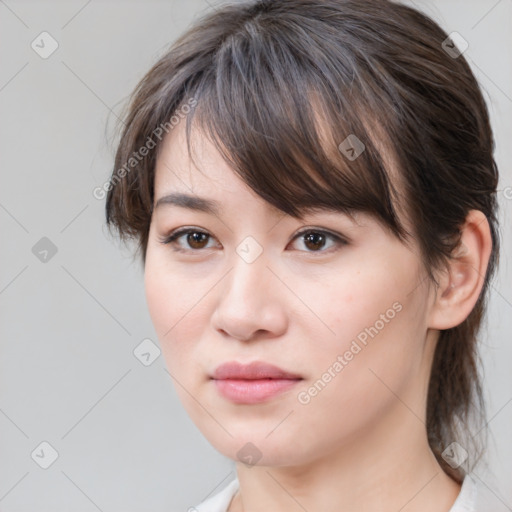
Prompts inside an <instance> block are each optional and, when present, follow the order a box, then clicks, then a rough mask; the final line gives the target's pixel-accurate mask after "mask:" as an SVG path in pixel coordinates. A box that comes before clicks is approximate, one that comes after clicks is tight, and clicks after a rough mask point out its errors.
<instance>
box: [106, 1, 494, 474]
mask: <svg viewBox="0 0 512 512" xmlns="http://www.w3.org/2000/svg"><path fill="white" fill-rule="evenodd" d="M446 39H447V34H446V33H445V32H444V31H443V30H442V29H441V28H440V27H439V26H438V25H437V24H436V23H435V22H434V21H432V20H431V19H430V18H428V17H427V16H426V15H424V14H422V13H420V12H418V11H416V10H415V9H412V8H410V7H407V6H405V5H401V4H398V3H393V2H391V1H387V0H322V1H316V0H280V1H270V0H268V1H267V0H259V1H251V2H243V3H236V4H228V5H223V6H221V7H220V8H219V9H218V10H216V11H215V12H213V13H211V14H208V15H206V16H204V17H203V18H202V19H200V20H199V21H197V22H196V24H195V25H194V26H193V27H192V28H191V29H190V30H188V31H187V32H186V33H185V34H184V35H183V36H182V37H180V38H179V39H178V40H177V41H176V42H175V43H174V45H173V46H172V48H171V49H170V51H168V52H167V53H166V54H165V55H164V56H163V57H161V58H160V59H159V61H158V62H157V63H156V64H155V65H154V66H153V67H152V69H151V70H150V71H149V72H148V73H147V74H146V75H145V76H144V78H143V79H142V80H141V82H140V83H139V84H138V86H137V88H136V89H135V91H134V92H133V95H132V98H131V102H130V104H129V106H128V114H127V117H126V119H125V126H124V127H123V128H122V134H121V138H120V142H119V145H118V147H117V153H116V156H115V165H114V171H113V173H112V178H111V181H110V183H109V186H108V195H107V200H106V218H107V225H108V226H109V227H111V226H115V227H116V228H117V230H118V232H119V234H120V235H121V238H122V239H124V240H128V239H136V240H138V253H139V254H140V255H141V256H142V261H143V264H145V254H146V247H147V243H148V233H149V226H150V222H151V215H152V209H153V202H154V197H153V188H154V171H155V162H156V159H157V157H158V152H159V148H160V147H161V144H160V142H161V140H162V137H161V136H162V133H163V129H164V130H165V132H166V133H168V132H169V131H170V130H171V129H172V128H173V126H174V124H173V123H175V120H176V119H178V120H179V118H180V117H181V118H186V128H187V144H188V149H189V154H190V142H189V139H190V130H191V122H192V119H195V120H196V121H197V124H198V126H200V127H201V129H202V130H203V133H205V134H206V135H207V136H209V138H210V140H211V141H213V142H214V143H215V145H216V147H217V148H218V150H219V151H220V152H221V154H222V155H223V156H224V158H225V159H226V161H227V162H228V163H229V164H230V165H231V166H232V168H233V170H234V171H235V172H236V173H238V175H239V176H240V177H241V178H242V179H243V180H244V182H245V183H246V184H247V185H248V186H249V187H251V189H253V190H254V191H255V192H256V193H257V194H259V195H260V196H261V197H262V198H263V199H265V200H266V201H268V202H269V203H270V204H272V205H274V206H275V207H277V208H279V209H280V210H282V211H283V212H285V213H287V214H290V215H293V216H296V217H299V218H300V217H301V214H302V213H303V212H304V211H305V210H306V209H308V208H313V207H315V206H322V207H328V208H332V209H335V210H338V211H342V212H345V213H349V214H350V212H352V211H364V212H367V213H370V214H372V215H374V216H375V218H376V219H378V220H379V221H381V222H382V223H383V225H384V226H386V227H387V228H389V229H390V230H391V231H392V233H394V234H395V235H396V236H397V237H398V238H399V239H400V240H402V241H403V242H404V243H405V242H407V240H410V237H411V236H414V237H415V238H416V239H417V240H418V243H419V246H420V249H421V254H422V259H423V263H424V267H425V270H426V272H427V274H428V277H429V283H434V284H436V285H437V282H436V280H435V273H434V271H435V270H437V269H441V268H442V267H443V265H444V264H446V262H447V261H448V260H449V258H450V255H451V254H452V252H453V250H454V249H455V248H456V247H457V246H458V244H459V236H460V227H461V226H462V225H463V224H464V221H465V218H466V216H467V213H468V212H469V210H471V209H477V210H480V211H482V212H483V213H484V214H485V216H486V217H487V220H488V222H489V225H490V230H491V236H492V243H493V249H492V254H491V257H490V261H489V265H488V268H487V273H486V276H485V282H484V285H483V289H482V292H481V294H480V297H479V299H478V301H477V303H476V305H475V307H474V309H473V311H472V312H471V314H470V315H469V316H468V318H467V319H466V320H465V321H464V322H462V323H461V324H460V325H458V326H456V327H454V328H451V329H447V330H443V331H441V332H440V337H439V340H438V344H437V347H436V351H435V356H434V362H433V367H432V372H431V377H430V382H429V390H428V400H427V401H428V403H427V425H426V427H427V433H428V439H429V443H430V446H431V448H432V450H433V452H434V453H435V455H436V457H437V458H438V460H439V462H440V464H441V465H442V467H443V468H444V470H445V471H446V472H447V473H448V474H450V475H452V477H454V478H455V479H457V480H459V481H460V480H461V479H462V477H463V474H464V473H463V471H464V470H463V469H461V468H459V469H458V470H452V469H451V468H450V466H449V465H448V464H447V463H446V462H445V461H444V459H443V458H442V456H441V453H442V451H443V450H444V449H445V448H446V446H447V445H448V444H450V443H451V442H452V441H455V440H457V441H459V443H460V444H462V445H463V446H465V447H466V449H467V450H468V451H470V456H471V457H472V458H471V459H470V462H471V461H472V462H473V463H474V462H476V460H478V458H479V456H480V449H479V448H478V443H476V444H475V445H474V446H473V451H471V449H470V447H469V445H470V444H471V441H472V439H471V436H470V435H469V434H470V426H471V425H470V420H471V417H472V415H471V414H470V413H471V412H475V411H476V413H478V412H480V413H482V414H483V405H484V404H483V400H482V391H481V386H480V380H479V369H478V364H477V363H478V355H477V351H476V336H477V333H478V331H479V328H480V324H481V321H482V318H483V314H484V312H485V309H486V300H487V292H488V289H489V282H490V279H491V277H492V275H493V273H494V271H495V267H496V265H497V263H498V252H499V236H498V224H497V211H496V210H497V202H496V187H497V184H498V170H497V167H496V163H495V161H494V159H493V152H494V139H493V135H492V131H491V127H490V122H489V115H488V111H487V107H486V104H485V101H484V99H483V96H482V93H481V91H480V89H479V86H478V83H477V81H476V79H475V77H474V75H473V73H472V72H471V69H470V67H469V66H468V64H467V62H466V60H465V59H464V57H463V55H458V56H457V55H454V54H453V53H452V54H451V55H450V54H449V52H447V51H445V46H446V43H445V45H443V41H445V40H446ZM448 41H449V40H448ZM450 46H452V45H451V44H450ZM172 119H174V122H173V121H172ZM349 136H350V137H349ZM354 136H355V137H357V139H354ZM347 137H349V139H348V141H349V143H350V144H352V146H354V141H356V142H355V145H356V149H357V148H362V146H360V145H359V146H357V144H359V143H358V142H357V140H359V141H361V142H362V144H364V151H363V152H362V153H361V154H360V155H359V156H357V154H356V156H357V158H355V157H354V155H353V153H354V152H353V151H352V152H351V153H349V152H343V151H342V150H343V148H346V147H347V142H345V143H344V142H343V141H346V140H347ZM149 141H152V142H153V145H152V146H151V147H154V146H156V148H155V149H154V150H153V149H151V150H149V151H146V152H145V154H144V156H143V157H142V158H139V157H137V158H136V159H135V160H133V161H132V160H131V159H132V158H134V155H135V154H139V153H142V151H141V148H143V147H144V146H146V148H148V147H150V146H149ZM339 144H341V146H340V150H338V145H339ZM385 151H386V153H385ZM390 159H392V160H393V165H390V161H391V160H390ZM127 162H130V167H129V168H127V165H126V164H127ZM391 167H394V168H395V169H396V171H393V170H392V169H391ZM121 169H124V172H120V170H121ZM392 172H395V176H394V178H393V175H392ZM395 185H397V186H395ZM401 207H403V208H404V210H405V211H407V216H408V218H409V219H410V221H411V225H412V226H413V231H414V233H409V232H408V231H407V230H406V229H405V227H404V226H403V225H402V224H401V223H400V220H399V219H400V216H399V215H397V209H398V208H401ZM464 434H466V440H465V441H463V439H464V437H462V438H461V436H463V435H464ZM473 440H474V439H473ZM468 443H469V444H468Z"/></svg>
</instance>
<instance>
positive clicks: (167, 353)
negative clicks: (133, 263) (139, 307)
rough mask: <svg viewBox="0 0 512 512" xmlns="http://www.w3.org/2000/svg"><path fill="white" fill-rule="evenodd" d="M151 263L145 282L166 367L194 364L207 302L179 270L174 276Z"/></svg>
mask: <svg viewBox="0 0 512 512" xmlns="http://www.w3.org/2000/svg"><path fill="white" fill-rule="evenodd" d="M148 263H149V264H147V265H146V270H145V276H144V286H145V293H146V302H147V305H148V311H149V315H150V317H151V321H152V323H153V326H154V329H155V332H156V334H157V336H158V339H159V341H160V345H161V348H162V352H163V355H164V358H165V359H166V363H167V367H168V368H169V370H170V371H171V372H173V371H181V369H182V368H183V367H184V366H186V365H187V364H192V361H191V358H190V357H189V356H190V354H191V352H192V351H193V349H194V340H195V339H199V337H200V336H199V332H201V330H202V328H203V326H202V321H203V320H202V316H205V314H204V306H205V304H202V301H200V297H201V295H200V294H199V293H198V291H197V290H195V291H194V290H192V291H191V290H189V287H187V280H186V279H180V277H179V274H178V273H172V278H171V277H170V273H169V272H168V271H165V270H160V269H158V268H157V267H154V266H152V265H151V262H148ZM188 284H189V283H188Z"/></svg>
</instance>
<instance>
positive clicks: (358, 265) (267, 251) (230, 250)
mask: <svg viewBox="0 0 512 512" xmlns="http://www.w3.org/2000/svg"><path fill="white" fill-rule="evenodd" d="M182 125H184V123H181V124H180V125H179V126H177V127H176V128H175V129H174V130H173V131H171V132H170V133H169V134H168V136H167V138H166V139H165V141H164V145H163V147H162V148H161V153H160V154H159V157H158V161H157V166H156V176H155V193H154V198H155V204H156V203H157V202H158V201H159V200H160V199H162V198H164V197H165V196H168V195H170V194H178V193H180V194H186V195H190V196H194V197H200V198H203V199H207V200H208V201H210V202H211V204H212V205H215V207H216V208H217V211H215V212H213V211H204V210H205V209H204V208H203V210H200V209H196V208H192V207H190V204H189V206H186V205H185V204H184V202H183V201H181V202H180V201H174V202H173V201H171V200H169V199H167V200H163V201H160V203H159V205H158V206H156V208H155V210H154V212H153V217H152V220H151V227H150V234H149V242H148V247H147V253H146V266H145V289H146V299H147V303H148V307H149V312H150V316H151V319H152V321H153V324H154V327H155V330H156V333H157V335H158V338H159V341H160V345H161V348H162V351H163V355H164V357H165V360H166V364H167V367H168V370H169V372H170V374H171V375H172V377H173V379H175V388H176V391H177V393H178V395H179V397H180V399H181V401H182V403H183V405H184V407H185V409H186V410H187V412H188V414H189V415H190V417H191V418H192V420H193V421H194V423H195V424H196V425H197V426H198V428H199V429H200V430H201V432H202V433H203V434H204V436H205V437H206V438H207V439H208V440H209V441H210V443H211V444H212V445H213V446H214V447H215V448H216V449H218V450H219V451H220V452H221V453H223V454H224V455H226V456H227V457H230V458H232V459H234V460H237V459H240V460H243V459H244V458H247V456H248V455H249V456H252V460H253V461H254V462H257V463H258V464H259V465H300V464H305V463H308V462H311V461H313V460H314V459H315V458H317V457H321V456H323V455H326V454H328V453H331V452H332V451H333V450H334V449H338V448H339V449H343V447H344V446H348V443H349V442H350V443H354V441H357V440H358V439H360V440H361V441H363V440H364V436H365V435H367V434H365V433H368V432H369V431H371V430H375V427H376V426H378V425H382V424H384V423H385V418H389V417H390V416H392V415H393V414H394V411H397V410H398V409H397V399H396V395H398V396H401V397H402V400H404V401H407V402H406V403H408V404H410V405H411V407H413V408H414V407H415V406H417V407H418V410H421V407H422V406H421V403H422V399H423V398H422V397H423V396H424V392H425V382H426V379H427V378H428V371H429V367H430V363H431V361H430V360H429V358H428V357H427V356H426V354H427V351H426V350H425V345H426V340H427V335H426V333H427V331H428V329H427V325H426V324H427V321H426V314H427V313H426V311H427V310H428V304H429V295H428V293H427V290H426V288H425V286H424V285H423V284H421V283H422V280H423V278H424V272H422V267H421V265H420V258H419V254H418V252H417V249H416V247H412V248H408V247H406V246H404V245H403V244H402V243H401V242H400V241H399V240H398V239H396V238H395V237H394V236H393V235H392V234H391V233H390V232H388V231H387V230H386V229H385V228H384V227H383V226H382V225H381V224H379V223H378V222H377V221H376V220H375V219H373V218H372V217H371V216H369V215H366V214H363V213H357V214H355V215H354V218H350V217H349V216H347V215H345V214H343V213H339V212H333V211H326V210H318V211H313V212H311V213H308V214H306V215H305V217H304V219H302V220H298V219H295V218H293V217H290V216H288V215H285V214H283V212H280V211H279V210H276V209H274V208H273V207H272V206H271V205H269V204H268V203H266V202H265V201H264V200H263V199H261V198H260V197H258V196H257V195H256V194H255V193H254V192H253V191H252V190H251V189H250V188H248V187H247V186H246V185H245V184H244V183H243V182H242V181H241V180H240V178H239V177H238V176H237V175H236V174H235V173H234V172H233V171H232V170H231V168H230V167H229V165H228V164H226V163H225V162H224V161H223V159H222V157H221V156H220V154H219V153H218V152H217V151H216V149H215V148H214V146H213V145H212V144H211V143H210V142H209V141H208V140H207V139H206V138H204V137H203V136H202V135H201V134H200V133H199V132H195V131H193V132H192V141H193V144H194V149H195V152H194V156H195V160H196V163H197V164H198V167H199V168H200V169H201V170H198V169H197V168H195V167H194V166H193V164H192V162H191V160H190V158H189V156H188V153H187V148H186V139H185V132H184V126H182ZM176 202H178V203H180V204H176ZM196 206H197V204H196ZM178 230H179V233H178V232H177V231H178ZM170 238H172V239H173V240H172V241H170V242H169V239H170ZM164 241H168V243H163V242H164ZM229 362H237V363H240V364H242V365H246V364H249V363H254V362H260V363H267V364H270V365H274V366H275V367H278V368H279V369H281V370H282V372H281V373H279V372H277V373H272V372H271V371H270V370H269V368H266V367H260V368H257V367H255V366H252V367H249V370H247V371H248V373H243V372H242V373H241V374H240V373H237V371H238V370H240V368H238V369H237V368H235V369H233V367H231V368H229V367H228V368H227V370H226V372H227V373H226V372H225V373H223V374H221V373H216V371H217V369H218V368H219V366H220V365H223V364H224V363H229ZM242 370H243V368H242ZM251 370H252V371H251ZM274 370H275V369H274ZM212 377H217V378H212ZM390 390H393V392H390ZM403 409H404V408H403V407H402V409H401V410H403ZM397 414H398V413H397ZM247 443H252V444H250V445H249V444H247Z"/></svg>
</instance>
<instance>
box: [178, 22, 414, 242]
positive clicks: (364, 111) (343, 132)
mask: <svg viewBox="0 0 512 512" xmlns="http://www.w3.org/2000/svg"><path fill="white" fill-rule="evenodd" d="M301 37H302V34H301ZM304 37H307V38H310V40H309V41H307V42H305V43H304V45H305V46H307V48H309V53H307V52H306V51H301V45H300V43H299V41H298V40H296V39H294V40H293V41H288V40H287V39H286V37H284V36H283V34H281V37H280V38H279V39H278V40H275V39H273V38H272V37H271V36H270V35H267V34H260V33H259V32H258V31H257V30H256V29H254V27H251V28H247V29H244V30H241V31H240V32H239V33H237V34H235V35H233V36H231V37H230V38H228V39H227V40H226V41H225V42H224V45H223V46H222V48H221V49H220V50H219V51H218V52H217V54H216V55H215V58H214V59H215V61H214V63H213V65H212V66H211V68H210V69H209V70H208V71H207V73H206V74H203V75H202V77H201V79H200V80H198V82H197V83H196V85H195V87H193V88H190V89H189V90H188V91H187V95H186V96H193V97H194V98H196V99H197V107H195V108H194V109H193V110H192V111H191V113H190V114H189V115H188V116H187V119H186V125H187V126H186V132H187V146H188V151H189V155H190V158H191V160H192V161H193V162H194V158H193V152H192V150H191V131H192V127H194V128H195V127H197V128H199V130H200V131H201V132H202V133H203V134H204V135H205V136H206V137H207V138H208V139H209V140H210V141H211V142H212V143H213V144H214V146H215V147H216V148H217V150H218V151H219V153H220V154H221V155H222V157H223V158H224V160H225V161H226V162H227V163H228V164H229V165H230V167H232V169H233V171H234V172H236V173H237V174H238V175H239V176H240V178H241V179H242V180H243V181H244V182H245V183H246V184H247V185H248V186H249V187H250V188H251V189H252V190H254V192H255V193H256V194H258V195H259V196H260V197H261V198H263V199H264V200H265V201H267V202H268V203H270V204H271V205H273V206H274V207H276V208H277V209H279V210H281V211H283V212H284V213H286V214H289V215H291V216H294V217H297V218H301V217H302V216H303V215H304V214H305V213H307V212H308V211H311V210H314V209H317V208H322V209H323V208H325V209H329V210H334V211H339V212H343V213H345V214H348V215H350V214H351V213H352V212H365V213H368V214H370V215H372V216H373V217H375V218H376V219H377V220H378V221H380V222H381V223H382V224H383V225H384V226H386V227H388V228H389V229H390V230H391V231H392V232H393V233H394V234H395V236H397V237H398V238H400V239H401V240H405V239H406V238H407V236H408V235H410V233H408V232H407V231H406V229H405V228H404V226H403V225H402V224H401V223H400V218H399V217H400V216H399V215H398V214H397V211H400V210H404V208H403V205H402V204H401V203H400V199H399V198H400V194H399V193H398V191H397V188H401V187H397V185H398V183H397V182H400V181H401V179H400V175H399V173H398V172H397V171H396V169H393V172H391V169H387V168H386V164H387V165H388V167H389V165H390V164H389V161H390V158H389V157H390V155H391V153H392V149H393V146H392V145H391V143H390V140H389V137H386V139H384V138H383V137H382V134H384V131H385V130H384V128H383V126H382V125H381V124H379V123H378V122H377V118H379V119H381V120H382V121H384V120H385V119H386V117H385V115H386V114H385V113H386V110H387V107H386V105H385V103H384V101H383V102H382V103H381V104H380V105H371V104H369V103H367V102H366V101H365V98H364V96H363V95H362V94H360V93H359V92H358V88H357V83H356V80H355V77H354V76H353V72H351V71H349V70H348V69H343V68H340V66H339V64H338V66H337V67H335V66H334V64H333V62H334V61H336V59H334V61H333V60H330V59H329V57H328V56H327V55H326V54H324V53H322V52H320V51H318V52H311V48H312V47H314V46H315V41H314V40H311V37H310V35H308V36H304ZM287 43H288V44H287ZM338 51H342V49H340V48H338ZM340 61H343V59H339V60H338V63H339V62H340ZM379 110H381V111H382V113H380V112H379ZM193 121H194V123H193ZM387 125H389V122H387ZM377 134H379V137H380V138H379V139H377V137H378V135H377ZM361 144H362V145H361ZM363 145H364V146H363ZM383 152H385V154H383ZM359 153H360V154H359ZM194 163H195V162H194Z"/></svg>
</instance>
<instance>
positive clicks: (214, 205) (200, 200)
mask: <svg viewBox="0 0 512 512" xmlns="http://www.w3.org/2000/svg"><path fill="white" fill-rule="evenodd" d="M163 205H174V206H180V207H181V208H188V209H190V210H198V211H200V212H205V213H211V214H213V215H218V213H219V211H220V203H219V202H217V201H214V200H213V199H206V198H204V197H199V196H191V195H189V194H183V193H178V192H176V193H173V194H167V195H165V196H162V197H161V198H160V199H159V200H158V201H157V202H156V204H155V210H156V209H157V208H158V207H159V206H163Z"/></svg>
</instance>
